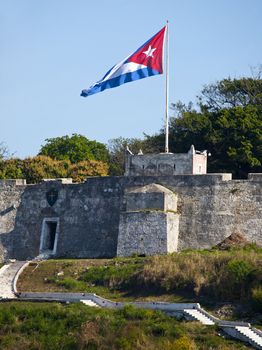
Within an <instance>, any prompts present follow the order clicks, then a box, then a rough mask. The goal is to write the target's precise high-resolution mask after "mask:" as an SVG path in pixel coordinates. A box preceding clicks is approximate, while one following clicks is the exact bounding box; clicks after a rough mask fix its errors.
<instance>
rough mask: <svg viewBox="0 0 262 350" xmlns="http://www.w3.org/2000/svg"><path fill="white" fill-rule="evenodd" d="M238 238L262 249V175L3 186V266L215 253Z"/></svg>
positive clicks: (0, 234) (0, 231)
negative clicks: (42, 258)
mask: <svg viewBox="0 0 262 350" xmlns="http://www.w3.org/2000/svg"><path fill="white" fill-rule="evenodd" d="M48 194H49V195H50V197H51V195H53V194H56V196H57V199H56V201H55V202H54V203H52V201H51V200H52V197H51V200H50V197H49V200H48ZM50 203H51V204H50ZM236 232H237V233H240V234H242V235H243V236H244V237H246V239H247V240H249V241H250V242H256V243H258V244H262V174H249V177H248V179H247V180H231V175H230V174H203V175H175V176H174V175H156V174H155V175H152V176H143V175H140V176H131V175H130V176H122V177H93V178H88V179H87V180H86V182H84V183H81V184H72V183H70V181H68V180H66V179H61V180H55V181H52V180H50V181H43V182H42V183H40V184H36V185H26V184H25V182H24V181H23V180H0V260H4V259H7V258H15V259H19V260H22V259H29V258H34V257H35V256H37V255H39V253H41V252H42V253H45V252H49V253H52V254H53V255H54V256H56V257H78V258H82V257H87V258H98V257H114V256H116V255H117V254H118V255H130V254H132V253H135V252H137V253H139V254H154V253H167V252H172V251H175V250H181V249H186V248H193V249H199V248H210V247H212V246H214V245H216V244H218V243H219V242H221V241H222V240H224V239H225V238H226V237H228V236H230V235H231V234H232V233H236Z"/></svg>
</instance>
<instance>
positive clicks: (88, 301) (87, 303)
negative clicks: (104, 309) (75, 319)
mask: <svg viewBox="0 0 262 350" xmlns="http://www.w3.org/2000/svg"><path fill="white" fill-rule="evenodd" d="M80 301H81V302H82V303H83V304H85V305H87V306H92V307H99V305H97V303H95V302H94V301H92V300H90V299H88V300H80Z"/></svg>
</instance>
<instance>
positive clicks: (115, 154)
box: [108, 136, 158, 175]
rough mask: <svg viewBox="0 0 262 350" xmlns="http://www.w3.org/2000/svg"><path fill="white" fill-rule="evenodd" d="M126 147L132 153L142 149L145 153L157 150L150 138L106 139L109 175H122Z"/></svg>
mask: <svg viewBox="0 0 262 350" xmlns="http://www.w3.org/2000/svg"><path fill="white" fill-rule="evenodd" d="M127 147H128V148H129V149H130V151H131V152H132V153H134V154H136V153H138V152H139V151H140V150H142V151H143V152H145V153H154V152H158V149H157V148H156V147H155V143H154V142H152V143H151V138H148V141H147V136H145V139H138V138H124V137H118V138H115V139H111V140H109V141H108V149H109V158H110V161H109V173H110V175H123V174H124V170H125V154H126V149H127Z"/></svg>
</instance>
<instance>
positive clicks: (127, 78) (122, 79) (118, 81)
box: [81, 67, 160, 97]
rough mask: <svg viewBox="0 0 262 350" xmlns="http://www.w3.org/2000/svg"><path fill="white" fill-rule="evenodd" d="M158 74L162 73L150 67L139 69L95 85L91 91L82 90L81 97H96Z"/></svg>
mask: <svg viewBox="0 0 262 350" xmlns="http://www.w3.org/2000/svg"><path fill="white" fill-rule="evenodd" d="M157 74H160V73H159V72H158V71H156V70H154V69H152V68H150V67H147V68H143V69H139V70H137V71H135V72H131V73H126V74H122V75H120V76H118V77H116V78H113V79H109V80H105V81H100V82H97V83H96V84H95V85H93V86H92V87H90V88H89V89H87V90H82V92H81V96H83V97H87V96H90V95H94V94H96V93H98V92H101V91H104V90H106V89H111V88H114V87H117V86H120V85H122V84H125V83H129V82H131V81H135V80H138V79H143V78H147V77H150V76H152V75H157Z"/></svg>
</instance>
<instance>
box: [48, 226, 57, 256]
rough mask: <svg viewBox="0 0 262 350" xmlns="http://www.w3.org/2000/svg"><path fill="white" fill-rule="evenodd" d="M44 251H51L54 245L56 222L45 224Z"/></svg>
mask: <svg viewBox="0 0 262 350" xmlns="http://www.w3.org/2000/svg"><path fill="white" fill-rule="evenodd" d="M46 225H47V235H46V249H48V250H53V249H54V244H55V235H56V227H57V222H47V223H46Z"/></svg>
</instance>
